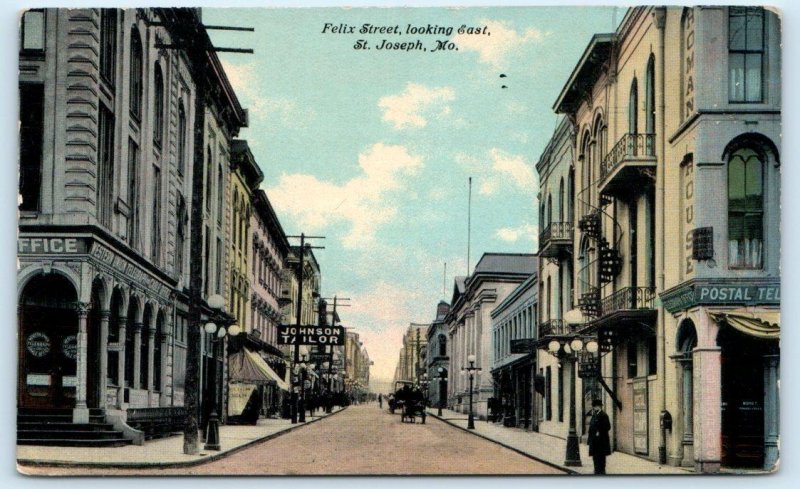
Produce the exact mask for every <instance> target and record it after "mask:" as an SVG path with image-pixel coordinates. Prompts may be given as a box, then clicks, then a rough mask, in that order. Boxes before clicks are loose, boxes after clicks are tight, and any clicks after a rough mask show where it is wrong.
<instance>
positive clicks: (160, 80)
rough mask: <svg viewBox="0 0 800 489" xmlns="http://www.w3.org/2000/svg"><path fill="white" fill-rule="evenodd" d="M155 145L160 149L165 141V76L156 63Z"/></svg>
mask: <svg viewBox="0 0 800 489" xmlns="http://www.w3.org/2000/svg"><path fill="white" fill-rule="evenodd" d="M153 99H154V100H153V143H155V145H156V146H158V147H159V148H160V147H161V143H162V142H163V139H164V75H163V74H162V73H161V66H160V65H159V64H158V63H156V66H155V72H154V73H153Z"/></svg>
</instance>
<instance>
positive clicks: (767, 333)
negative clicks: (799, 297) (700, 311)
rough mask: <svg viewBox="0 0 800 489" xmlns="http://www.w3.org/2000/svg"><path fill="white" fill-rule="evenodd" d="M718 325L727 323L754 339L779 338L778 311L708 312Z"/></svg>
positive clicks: (736, 310)
mask: <svg viewBox="0 0 800 489" xmlns="http://www.w3.org/2000/svg"><path fill="white" fill-rule="evenodd" d="M708 315H709V316H710V317H711V319H713V320H714V321H716V322H718V323H727V324H728V325H729V326H731V327H732V328H734V329H736V330H738V331H740V332H742V333H744V334H747V335H750V336H755V337H756V338H762V339H767V340H777V339H779V338H780V336H781V313H780V311H766V310H764V311H748V310H746V309H735V310H733V311H728V312H709V313H708Z"/></svg>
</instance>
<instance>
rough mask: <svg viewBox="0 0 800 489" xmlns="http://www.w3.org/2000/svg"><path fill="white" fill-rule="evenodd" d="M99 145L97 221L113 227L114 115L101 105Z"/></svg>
mask: <svg viewBox="0 0 800 489" xmlns="http://www.w3.org/2000/svg"><path fill="white" fill-rule="evenodd" d="M98 126H99V127H98V133H99V136H100V137H99V141H98V145H97V165H98V169H97V220H98V221H99V222H100V224H102V225H103V226H105V227H107V228H110V227H111V215H112V211H113V209H112V206H113V195H114V114H112V113H111V111H110V110H108V109H107V108H106V106H105V105H103V104H100V111H99V122H98Z"/></svg>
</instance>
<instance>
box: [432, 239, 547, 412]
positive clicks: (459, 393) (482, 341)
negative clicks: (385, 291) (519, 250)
mask: <svg viewBox="0 0 800 489" xmlns="http://www.w3.org/2000/svg"><path fill="white" fill-rule="evenodd" d="M535 272H536V257H535V256H534V255H531V254H504V253H484V254H483V256H482V257H481V259H480V260H479V261H478V263H477V264H476V265H475V270H474V271H473V273H472V275H470V276H469V277H467V278H466V279H462V278H460V277H457V278H456V280H455V281H456V283H455V287H454V291H453V299H452V301H451V304H450V312H449V313H448V315H447V324H448V340H449V343H450V344H451V345H452V347H451V349H450V368H449V371H450V372H459V375H455V376H452V377H453V378H451V379H450V382H448V389H449V392H448V406H450V407H451V409H455V410H457V411H459V412H462V413H464V412H467V411H468V410H469V406H468V402H469V401H468V399H469V376H468V374H467V373H466V372H464V371H463V369H464V368H465V367H469V366H470V365H469V363H468V361H467V359H468V357H469V356H470V355H475V357H476V361H475V365H474V366H475V367H477V368H480V369H481V370H479V371H476V372H475V373H474V382H473V410H474V412H475V414H476V415H477V416H479V417H480V418H482V419H486V416H487V414H488V403H489V398H491V397H493V396H494V385H493V381H492V375H491V372H490V369H491V366H492V363H493V361H494V352H493V348H492V347H493V345H492V321H491V313H492V311H493V310H494V308H495V307H496V306H497V304H499V303H500V302H502V301H503V300H505V298H506V297H508V295H509V294H510V293H511V291H513V290H514V289H515V288H516V287H517V286H518V285H519V284H520V283H522V282H523V281H525V280H526V279H527V278H528V277H530V276H531V275H532V274H534V273H535ZM462 284H463V285H462Z"/></svg>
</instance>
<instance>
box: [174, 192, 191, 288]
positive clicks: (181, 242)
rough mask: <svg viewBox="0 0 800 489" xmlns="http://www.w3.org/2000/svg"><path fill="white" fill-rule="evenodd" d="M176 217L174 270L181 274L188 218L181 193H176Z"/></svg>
mask: <svg viewBox="0 0 800 489" xmlns="http://www.w3.org/2000/svg"><path fill="white" fill-rule="evenodd" d="M176 218H177V219H176V226H177V230H176V232H175V235H176V236H177V241H176V242H175V271H176V272H178V275H183V253H184V248H185V247H186V223H187V220H188V216H187V215H186V201H185V200H184V199H183V195H178V214H177V216H176Z"/></svg>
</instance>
